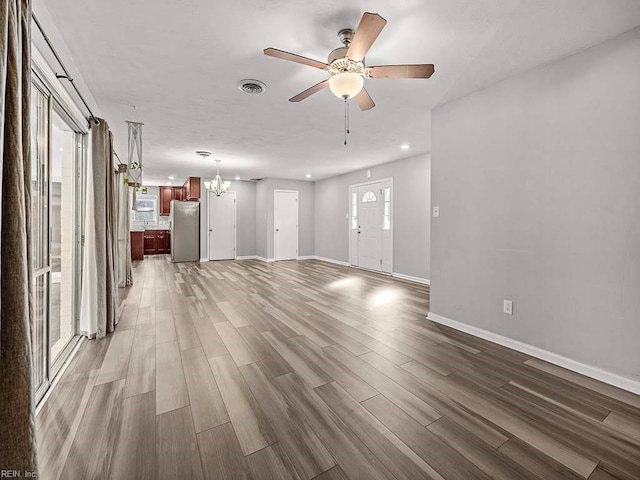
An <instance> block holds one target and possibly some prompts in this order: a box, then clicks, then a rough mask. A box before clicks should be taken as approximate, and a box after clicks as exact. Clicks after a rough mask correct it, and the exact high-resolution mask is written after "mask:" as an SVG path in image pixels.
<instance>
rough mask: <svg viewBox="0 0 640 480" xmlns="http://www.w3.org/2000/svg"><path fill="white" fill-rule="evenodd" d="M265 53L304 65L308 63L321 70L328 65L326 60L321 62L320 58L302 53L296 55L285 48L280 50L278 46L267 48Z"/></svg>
mask: <svg viewBox="0 0 640 480" xmlns="http://www.w3.org/2000/svg"><path fill="white" fill-rule="evenodd" d="M264 54H265V55H268V56H269V57H275V58H280V59H282V60H289V61H290V62H295V63H301V64H302V65H308V66H310V67H315V68H319V69H320V70H324V68H325V67H326V66H327V64H326V63H324V62H319V61H318V60H313V59H312V58H307V57H302V56H300V55H296V54H295V53H289V52H285V51H284V50H278V49H277V48H265V49H264Z"/></svg>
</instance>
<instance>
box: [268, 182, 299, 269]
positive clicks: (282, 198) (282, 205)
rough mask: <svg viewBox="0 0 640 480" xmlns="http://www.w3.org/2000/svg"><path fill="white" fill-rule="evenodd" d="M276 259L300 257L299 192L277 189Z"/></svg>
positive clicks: (274, 221)
mask: <svg viewBox="0 0 640 480" xmlns="http://www.w3.org/2000/svg"><path fill="white" fill-rule="evenodd" d="M273 210H274V212H273V226H274V234H273V235H274V250H275V251H274V257H275V260H295V259H297V258H298V192H296V191H289V190H275V191H274V197H273Z"/></svg>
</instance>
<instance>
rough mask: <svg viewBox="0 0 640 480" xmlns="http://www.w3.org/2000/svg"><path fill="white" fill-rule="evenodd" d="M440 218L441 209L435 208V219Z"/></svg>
mask: <svg viewBox="0 0 640 480" xmlns="http://www.w3.org/2000/svg"><path fill="white" fill-rule="evenodd" d="M439 216H440V207H433V218H438V217H439Z"/></svg>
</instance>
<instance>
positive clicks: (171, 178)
mask: <svg viewBox="0 0 640 480" xmlns="http://www.w3.org/2000/svg"><path fill="white" fill-rule="evenodd" d="M168 178H169V180H175V178H176V177H168Z"/></svg>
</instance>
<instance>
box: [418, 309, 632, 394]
mask: <svg viewBox="0 0 640 480" xmlns="http://www.w3.org/2000/svg"><path fill="white" fill-rule="evenodd" d="M427 318H428V319H429V320H432V321H434V322H436V323H440V324H442V325H446V326H448V327H451V328H455V329H456V330H460V331H461V332H465V333H468V334H470V335H473V336H475V337H480V338H483V339H485V340H488V341H490V342H493V343H497V344H498V345H502V346H504V347H508V348H511V349H513V350H517V351H518V352H522V353H525V354H527V355H531V356H532V357H536V358H539V359H540V360H544V361H546V362H549V363H553V364H554V365H557V366H559V367H563V368H566V369H567V370H571V371H572V372H576V373H580V374H582V375H586V376H587V377H591V378H593V379H595V380H599V381H601V382H604V383H608V384H609V385H613V386H614V387H618V388H621V389H623V390H626V391H628V392H631V393H635V394H636V395H640V382H638V381H637V380H633V379H631V378H627V377H623V376H622V375H618V374H616V373H612V372H608V371H606V370H602V369H601V368H598V367H594V366H592V365H587V364H586V363H582V362H578V361H577V360H573V359H571V358H567V357H565V356H563V355H559V354H557V353H553V352H550V351H548V350H544V349H542V348H539V347H535V346H533V345H529V344H528V343H524V342H521V341H519V340H514V339H511V338H508V337H504V336H502V335H499V334H497V333H493V332H490V331H488V330H483V329H482V328H478V327H474V326H472V325H467V324H466V323H461V322H458V321H456V320H451V319H450V318H447V317H443V316H442V315H438V314H437V313H431V312H429V315H427Z"/></svg>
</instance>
